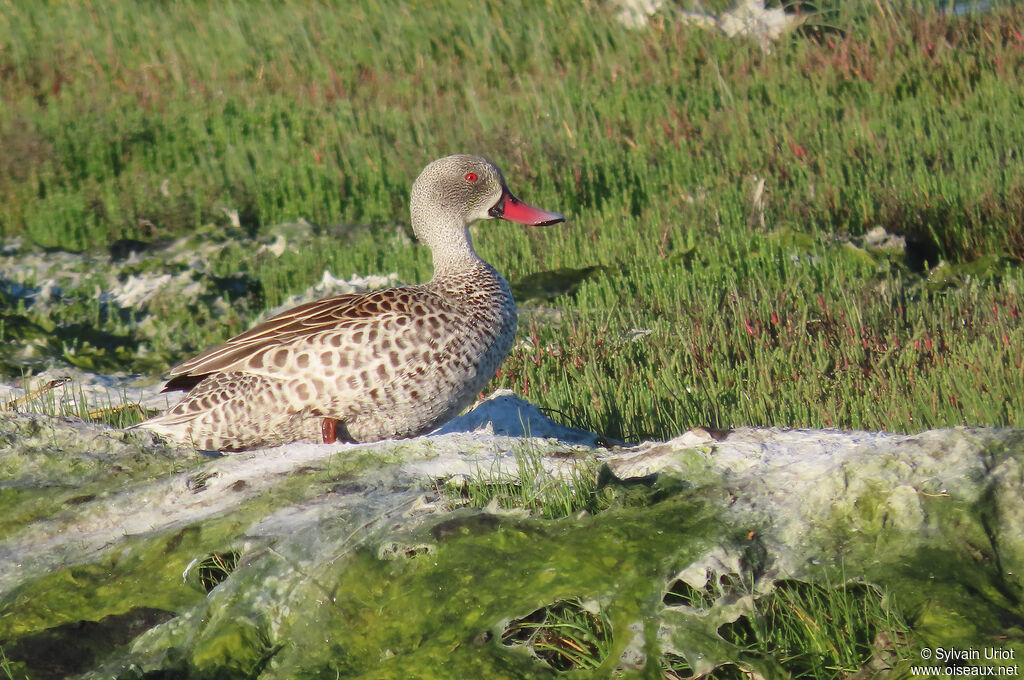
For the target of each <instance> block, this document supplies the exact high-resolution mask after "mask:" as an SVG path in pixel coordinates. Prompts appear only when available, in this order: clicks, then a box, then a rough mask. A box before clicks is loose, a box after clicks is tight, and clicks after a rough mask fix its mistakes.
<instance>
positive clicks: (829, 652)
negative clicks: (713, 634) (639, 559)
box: [661, 580, 911, 680]
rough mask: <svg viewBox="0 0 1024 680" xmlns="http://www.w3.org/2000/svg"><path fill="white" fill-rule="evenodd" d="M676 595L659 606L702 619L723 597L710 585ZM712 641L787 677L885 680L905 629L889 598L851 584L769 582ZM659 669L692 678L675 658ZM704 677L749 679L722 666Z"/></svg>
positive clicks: (903, 643)
mask: <svg viewBox="0 0 1024 680" xmlns="http://www.w3.org/2000/svg"><path fill="white" fill-rule="evenodd" d="M683 585H684V586H685V584H683ZM678 587H679V584H676V586H675V588H678ZM684 590H685V591H686V592H676V590H672V591H670V593H669V595H670V596H671V599H669V598H668V597H667V598H666V603H667V604H677V605H678V604H686V605H687V606H690V607H693V608H695V609H697V610H698V611H702V612H704V611H706V610H709V609H711V607H712V606H713V605H714V603H715V601H716V600H717V599H718V597H720V596H722V595H723V594H726V593H723V592H722V591H721V590H720V589H719V588H718V587H717V586H715V585H713V584H711V583H709V584H708V586H707V587H706V588H705V589H703V590H694V589H693V588H690V587H689V586H686V587H685V589H684ZM718 635H719V636H720V637H721V638H722V639H724V640H726V641H727V642H729V643H731V644H733V645H736V647H737V648H739V649H741V650H743V653H744V654H746V655H749V656H750V657H751V658H755V659H756V658H764V659H772V660H773V661H775V662H776V663H778V665H779V666H780V667H781V668H782V669H783V670H784V671H785V672H786V673H787V674H789V676H790V677H793V678H808V679H812V678H813V680H840V679H841V678H848V677H852V676H854V675H858V674H862V676H863V677H886V673H887V672H888V671H889V669H892V668H893V667H894V666H897V665H899V664H903V665H906V663H907V662H909V661H910V659H911V632H910V627H909V625H908V624H907V623H906V621H905V620H904V618H903V616H902V614H901V613H900V611H899V609H898V607H897V606H896V604H895V603H894V602H893V601H892V597H891V595H887V594H884V593H883V592H882V591H880V590H878V589H877V588H876V587H874V586H871V585H867V584H863V583H857V582H848V583H843V584H836V583H831V582H828V581H826V582H825V583H822V584H816V583H808V582H804V581H795V580H781V581H777V582H776V583H775V584H774V587H773V589H772V591H771V592H770V593H768V594H767V595H764V596H762V597H759V598H757V599H756V600H755V601H754V611H753V612H752V613H751V614H749V615H742V616H740V617H739V618H737V619H736V620H735V621H732V622H731V623H727V624H723V625H722V626H720V627H719V629H718ZM661 666H662V670H663V673H664V677H665V678H666V679H667V680H676V679H678V678H686V677H690V676H691V675H692V674H693V667H692V666H691V665H690V663H689V662H688V661H687V659H686V658H685V657H682V656H680V655H677V654H673V653H667V654H665V655H663V657H662V662H661ZM859 676H860V675H858V677H859ZM706 677H708V678H715V679H716V680H726V678H745V677H750V672H749V671H748V670H746V669H744V668H742V666H741V665H735V664H726V665H725V666H720V667H718V668H715V669H714V671H712V672H711V673H710V674H709V675H707V676H706Z"/></svg>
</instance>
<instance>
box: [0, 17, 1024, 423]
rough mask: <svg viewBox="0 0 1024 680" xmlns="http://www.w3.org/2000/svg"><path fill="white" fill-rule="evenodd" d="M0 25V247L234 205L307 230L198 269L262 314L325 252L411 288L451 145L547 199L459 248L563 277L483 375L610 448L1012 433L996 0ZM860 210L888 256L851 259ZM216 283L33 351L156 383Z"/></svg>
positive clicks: (59, 243) (1020, 406)
mask: <svg viewBox="0 0 1024 680" xmlns="http://www.w3.org/2000/svg"><path fill="white" fill-rule="evenodd" d="M2 15H3V18H2V20H0V45H2V46H3V48H2V49H0V101H3V109H4V114H3V116H0V148H2V149H3V150H4V151H3V154H0V195H2V196H3V201H0V235H2V236H3V237H6V238H11V237H16V236H20V237H22V238H24V239H27V240H29V241H31V242H34V243H37V244H39V245H40V246H45V247H48V248H64V249H72V250H78V249H97V248H103V247H107V246H109V245H110V244H111V243H112V242H114V241H115V240H116V239H125V238H132V239H142V240H145V241H154V240H157V241H158V240H160V239H167V238H173V237H177V236H182V235H186V234H190V233H192V232H194V231H195V230H196V229H197V228H200V227H206V226H208V225H210V224H211V223H213V224H217V225H222V226H223V225H226V224H228V223H229V222H231V220H232V217H233V218H234V219H235V220H236V221H237V224H238V225H239V226H238V228H237V229H234V230H233V229H227V230H220V231H223V232H224V233H226V234H229V235H230V237H231V238H232V239H235V238H236V237H237V238H241V237H242V236H250V237H253V238H255V239H267V240H272V238H273V235H274V233H275V229H276V228H277V225H279V224H282V223H285V222H293V221H295V220H297V219H299V218H305V219H307V220H309V221H310V222H312V223H313V224H314V225H315V227H316V230H317V234H318V236H317V238H316V239H311V240H310V242H309V246H308V247H307V248H304V249H302V250H300V251H297V252H291V251H288V252H285V253H284V254H282V255H280V256H279V257H267V256H266V254H265V253H264V254H262V255H261V254H259V253H257V252H256V249H255V248H249V247H244V246H243V247H235V248H232V247H228V248H225V249H224V252H223V253H220V254H218V256H217V257H216V258H215V261H214V262H213V263H212V264H211V265H210V267H209V268H208V272H209V275H210V276H218V277H232V276H236V275H238V274H239V273H240V272H241V273H242V274H244V275H245V276H246V277H248V278H249V279H251V280H252V281H253V282H254V284H253V285H254V287H255V288H256V289H258V293H259V295H257V296H256V297H255V298H253V299H254V300H257V301H259V303H260V304H261V305H262V306H263V307H269V306H272V305H275V304H278V303H279V302H280V301H281V300H283V299H284V298H285V297H287V296H288V295H290V294H293V293H295V292H297V291H299V290H303V289H305V288H306V287H308V286H309V285H311V284H312V283H314V282H315V281H316V280H318V279H319V278H320V276H321V273H322V272H323V270H324V269H325V268H329V269H330V270H331V271H332V272H333V273H335V274H336V275H341V276H347V275H349V274H350V273H351V272H357V273H359V274H370V273H388V272H391V271H395V272H398V274H399V277H400V279H402V280H404V281H420V280H423V279H425V278H426V277H427V276H429V272H430V261H429V254H428V253H427V252H426V251H425V250H424V249H423V248H411V247H409V246H408V245H407V243H408V241H407V235H406V234H405V231H404V230H403V229H397V230H396V229H395V227H394V225H395V224H396V223H397V224H400V225H403V227H404V226H405V225H407V221H408V217H407V207H406V205H407V197H408V188H409V186H410V184H411V182H412V180H413V178H414V177H415V176H416V174H417V173H418V171H419V169H420V168H421V167H422V166H423V165H425V164H426V163H427V162H428V161H430V160H431V159H433V158H435V157H437V156H441V155H444V154H447V153H452V152H461V151H475V152H480V153H483V154H485V155H488V156H490V157H492V158H493V159H494V160H496V161H497V162H498V163H499V165H501V166H502V167H503V169H504V170H505V172H506V174H507V176H508V178H509V181H510V183H511V185H512V189H513V190H514V191H516V192H517V193H518V194H519V195H520V196H522V197H523V198H524V199H526V200H528V201H530V202H531V203H534V204H536V205H540V206H543V207H546V208H550V209H554V210H559V211H561V212H564V213H566V214H567V215H568V216H569V222H568V224H566V225H564V226H563V225H560V226H556V227H554V228H550V229H546V230H528V229H524V228H520V227H518V226H512V225H503V224H495V223H488V224H485V225H481V226H480V227H478V228H477V230H476V231H477V243H478V248H479V250H480V251H481V253H482V254H483V255H484V257H486V258H487V259H488V260H489V261H491V262H492V263H494V264H495V266H496V267H497V268H498V269H499V270H500V271H502V272H504V273H506V274H507V276H508V278H509V279H510V280H511V281H513V282H514V283H515V282H519V281H526V282H527V283H530V284H535V283H536V282H538V281H544V280H546V279H545V278H543V277H541V278H539V279H538V278H536V275H537V274H540V273H543V272H555V273H558V272H563V273H564V272H572V271H577V272H583V271H586V272H587V275H586V276H585V277H583V278H582V279H581V280H579V281H578V282H576V283H574V284H573V285H571V286H568V287H567V288H565V290H568V291H569V292H567V293H565V294H561V295H558V296H555V297H550V296H547V295H544V294H537V295H536V298H535V300H534V301H533V302H531V301H530V300H523V301H522V302H523V303H525V304H524V312H526V313H525V314H524V320H523V323H522V324H521V335H522V338H521V339H522V342H521V343H520V344H519V345H518V346H517V348H516V349H515V350H514V351H513V353H512V355H511V357H510V359H509V360H508V362H507V363H506V364H505V366H504V367H503V369H502V371H501V374H500V377H499V379H498V380H497V381H496V383H494V384H493V386H501V387H510V388H512V389H515V390H516V391H517V392H519V393H521V394H523V395H525V396H526V397H527V398H529V399H531V400H532V401H534V402H536V403H538V404H540V405H542V406H545V407H549V408H553V409H557V410H558V411H560V412H562V413H564V414H566V417H567V418H568V419H569V420H571V421H574V422H575V423H576V424H580V425H583V426H585V427H588V428H591V429H594V430H597V431H599V432H601V433H603V434H605V435H607V436H610V437H615V438H624V439H638V438H643V437H669V436H672V435H674V434H677V433H679V432H680V431H682V430H685V429H688V428H690V427H693V426H697V425H704V426H712V427H727V426H732V425H744V424H750V425H780V426H806V427H822V426H827V427H841V428H865V429H887V430H895V431H916V430H922V429H925V428H932V427H940V426H949V425H957V424H961V423H969V424H978V425H992V426H1022V425H1024V420H1022V419H1024V371H1022V370H1021V369H1022V366H1024V329H1022V324H1021V309H1022V301H1021V298H1020V294H1021V293H1020V291H1021V289H1022V284H1024V274H1022V270H1021V267H1020V262H1021V259H1022V258H1024V160H1022V157H1021V149H1022V147H1024V144H1022V143H1024V122H1022V119H1021V116H1020V111H1021V110H1024V87H1022V85H1021V78H1020V75H1021V73H1022V69H1024V36H1022V34H1021V31H1020V26H1021V25H1022V24H1024V7H1022V6H1021V5H1019V4H1011V3H1007V4H1005V5H997V6H995V7H993V8H992V9H991V10H990V11H987V12H984V13H967V14H962V15H953V14H944V13H939V12H937V11H935V10H934V9H928V8H925V9H920V8H912V7H909V6H891V5H890V4H888V3H883V4H879V3H871V2H864V3H842V4H841V5H839V7H838V9H836V10H834V11H831V12H829V13H828V14H827V15H824V16H819V17H812V22H814V21H818V23H822V24H827V25H829V26H833V27H837V28H838V29H840V31H838V32H837V31H833V32H815V33H797V34H794V35H793V36H791V37H788V38H784V39H782V40H781V41H779V42H778V43H776V44H775V45H774V46H773V47H772V49H771V51H770V52H767V53H766V52H764V51H762V50H761V49H760V47H759V46H758V44H757V42H756V41H754V40H746V39H727V38H724V37H722V36H721V35H719V34H717V33H714V32H711V31H704V30H701V29H698V28H695V27H692V26H687V25H685V24H683V23H682V22H679V21H676V20H674V19H672V18H671V16H668V17H666V18H663V19H662V20H658V21H655V22H653V23H652V25H651V26H649V27H647V28H645V29H642V30H635V31H633V30H627V29H625V28H623V27H621V26H620V25H619V24H618V23H617V22H616V21H615V20H614V19H613V18H612V15H611V12H610V10H605V9H602V8H601V7H600V6H598V5H595V3H582V2H581V3H529V2H527V3H519V2H513V1H511V0H508V1H501V0H492V1H490V2H480V3H466V2H462V1H459V0H440V1H439V2H435V3H423V4H415V5H408V3H400V2H394V1H393V0H375V1H374V2H365V3H360V5H359V6H355V7H354V6H352V5H351V4H344V5H338V6H335V5H333V4H331V3H305V2H303V3H300V2H287V1H286V2H276V3H260V4H258V5H254V4H252V3H245V4H223V3H194V2H182V3H145V4H142V5H133V6H131V8H130V9H129V8H128V7H127V6H124V5H122V4H119V3H113V2H106V1H102V0H96V1H93V2H88V1H81V2H73V3H56V4H51V3H17V2H7V3H4V11H3V13H2ZM352 224H357V225H364V226H365V227H367V228H360V229H351V228H349V227H347V226H344V225H352ZM876 227H881V228H883V229H885V230H886V231H887V232H889V233H890V234H895V235H899V236H902V237H904V238H905V239H906V243H907V246H906V248H905V249H902V248H897V249H896V250H889V251H885V250H879V249H875V248H873V247H871V246H870V245H869V244H867V243H866V242H865V241H863V240H862V237H863V236H864V235H865V234H866V233H868V232H869V231H870V230H872V229H873V228H876ZM214 231H217V230H214ZM207 233H210V232H207ZM211 238H212V237H211ZM940 263H941V264H940ZM591 267H595V268H597V267H599V268H600V269H589V268H591ZM28 276H29V277H31V275H30V274H29V275H28ZM529 277H534V278H529ZM14 278H16V277H15V276H14V274H13V273H11V272H7V271H4V272H2V273H0V279H2V281H0V283H4V282H5V281H8V280H13V279H14ZM556 278H558V277H556ZM19 280H20V279H19ZM27 283H31V281H27ZM558 285H564V284H561V283H560V284H558ZM6 289H7V285H6V283H4V285H0V294H2V295H4V296H5V299H6V297H7V296H8V295H9V291H6ZM522 290H529V286H527V287H525V288H523V289H522ZM4 291H6V292H4ZM83 291H85V289H83ZM67 294H68V295H76V294H77V295H79V296H80V297H79V298H76V299H77V300H90V299H91V298H89V297H87V296H88V295H93V292H92V291H85V292H80V293H75V292H74V291H68V292H67ZM228 297H229V296H228V295H227V294H226V293H225V295H224V296H222V298H220V299H221V301H222V302H224V301H227V302H231V300H229V299H228ZM549 297H550V299H547V298H549ZM247 299H248V298H247ZM216 302H217V301H216V300H212V301H211V300H205V301H200V302H198V303H195V304H192V305H191V306H188V305H184V304H179V305H170V306H165V307H164V308H160V307H159V306H151V307H150V308H149V310H148V313H149V314H160V313H161V311H162V312H163V313H165V314H166V315H167V316H164V315H163V314H161V316H160V317H159V320H158V323H159V324H160V325H161V326H162V327H163V328H166V329H172V330H170V331H164V332H162V333H161V332H156V331H152V329H150V330H151V331H152V332H146V333H142V334H141V335H140V334H139V332H138V331H137V330H136V329H137V328H138V327H139V326H140V324H141V322H140V321H139V320H138V319H136V318H134V315H133V314H131V313H129V312H127V311H125V310H118V309H113V308H109V307H102V308H101V307H100V306H97V305H88V304H82V309H81V314H80V315H79V318H78V323H81V324H83V326H88V327H89V328H92V329H94V330H95V331H96V333H97V334H96V335H94V336H90V337H89V338H86V337H85V336H84V334H79V335H80V336H81V338H79V339H76V338H75V337H69V334H68V333H63V334H61V337H60V343H58V344H59V345H60V347H56V348H54V349H53V350H52V354H53V355H55V356H57V357H61V358H63V359H66V358H67V357H74V356H80V355H81V354H84V355H88V356H93V355H94V354H96V355H97V356H98V353H95V352H93V353H90V352H87V351H85V350H86V349H88V347H86V345H89V344H90V343H91V345H92V346H96V345H97V343H100V344H102V343H103V342H109V343H111V344H110V349H109V350H108V351H107V353H106V354H105V355H104V357H101V358H102V359H103V360H102V361H100V360H99V359H96V360H95V361H94V365H95V366H97V368H104V369H106V368H108V367H109V365H110V361H111V360H112V359H117V360H118V361H120V362H122V363H123V365H125V366H127V367H138V366H140V365H141V364H140V362H142V361H143V360H145V362H146V363H145V367H146V369H147V370H148V371H152V372H154V373H156V372H159V371H160V370H161V369H160V368H158V366H159V365H166V364H170V363H172V362H173V361H175V360H178V359H182V358H184V357H185V356H187V355H189V354H191V353H193V352H195V351H198V350H201V349H202V348H203V347H204V346H208V345H210V344H213V343H215V342H218V341H221V340H223V339H225V338H226V337H227V336H228V335H229V334H230V333H234V332H238V331H239V330H242V329H243V328H244V327H245V326H246V325H248V323H251V321H252V320H253V319H254V318H255V315H256V314H257V313H258V309H255V308H254V309H250V308H249V307H248V306H247V304H246V305H242V306H241V307H240V308H239V309H240V311H239V312H238V313H232V314H227V315H223V314H218V313H216V311H215V310H216V309H219V308H217V307H216V306H215V305H216ZM531 305H532V306H533V313H531V310H530V306H531ZM549 307H557V312H556V313H550V311H551V310H550V309H549ZM71 309H74V307H73V306H72V307H71ZM34 313H37V312H33V310H32V309H26V310H24V314H22V313H20V312H17V310H13V309H11V310H8V311H5V312H3V316H2V317H0V320H2V322H3V323H2V324H0V336H3V335H4V334H7V335H10V334H12V333H33V332H35V331H33V330H32V329H33V328H35V329H42V330H41V331H39V332H38V333H37V335H38V334H46V335H47V336H48V337H51V336H53V335H54V333H55V332H56V331H54V330H52V329H53V328H57V329H65V330H66V329H68V328H69V327H73V324H74V323H75V321H74V320H73V319H71V318H69V315H70V314H71V313H70V312H54V313H53V314H49V315H47V318H51V323H53V324H54V325H53V326H47V324H46V323H44V322H45V321H46V319H41V318H33V317H32V314H34ZM38 314H41V312H39V313H38ZM53 318H56V322H54V321H52V319H53ZM218 319H223V321H221V322H216V321H217V320H218ZM33 324H34V325H33ZM150 326H152V324H150ZM48 328H50V329H51V330H47V329H48ZM100 333H103V334H107V335H106V336H101V335H99V334H100ZM72 335H73V334H72ZM12 337H13V336H12ZM76 343H77V344H76ZM79 346H82V347H83V352H82V353H81V354H80V353H78V352H77V349H78V347H79ZM90 360H91V359H90Z"/></svg>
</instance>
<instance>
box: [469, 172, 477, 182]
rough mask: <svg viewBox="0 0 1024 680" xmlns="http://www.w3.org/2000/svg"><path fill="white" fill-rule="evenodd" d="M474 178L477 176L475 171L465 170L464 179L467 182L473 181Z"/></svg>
mask: <svg viewBox="0 0 1024 680" xmlns="http://www.w3.org/2000/svg"><path fill="white" fill-rule="evenodd" d="M476 180H477V176H476V173H475V172H467V173H466V181H467V182H475V181H476Z"/></svg>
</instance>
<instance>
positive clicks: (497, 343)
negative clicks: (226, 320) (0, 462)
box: [140, 156, 563, 450]
mask: <svg viewBox="0 0 1024 680" xmlns="http://www.w3.org/2000/svg"><path fill="white" fill-rule="evenodd" d="M510 203H514V204H517V205H519V206H523V204H520V203H519V202H518V200H517V199H515V198H514V197H513V196H511V195H510V194H509V192H508V189H507V188H506V186H505V182H504V178H503V177H502V175H501V172H500V171H499V170H498V169H497V168H496V167H495V166H494V165H493V164H491V163H490V162H489V161H487V160H485V159H483V158H479V157H476V156H449V157H447V158H442V159H440V160H438V161H434V162H433V163H431V164H430V165H429V166H427V168H426V169H425V170H424V171H423V173H422V174H421V175H420V177H419V178H418V179H417V180H416V183H415V184H414V185H413V191H412V200H411V211H412V223H413V229H414V231H415V232H416V235H417V237H418V238H419V239H420V241H421V242H423V243H424V244H425V245H427V246H428V247H430V249H431V251H432V253H433V256H434V269H435V271H434V277H433V278H432V279H431V280H430V281H429V282H428V283H425V284H423V285H419V286H406V287H400V288H391V289H387V290H382V291H376V292H370V293H360V294H351V295H340V296H336V297H331V298H325V299H323V300H317V301H315V302H311V303H307V304H304V305H300V306H299V307H296V308H294V309H291V310H289V311H286V312H284V313H282V314H279V315H278V316H276V317H274V318H272V319H270V320H269V321H267V322H266V323H264V324H262V325H260V326H257V327H255V328H253V329H251V330H249V331H247V332H245V333H243V334H241V335H239V336H237V337H235V338H232V339H231V340H229V341H227V342H226V343H225V344H223V345H220V346H219V347H216V348H214V349H211V350H209V351H207V352H205V353H203V354H200V355H199V356H197V357H195V358H194V359H191V360H189V361H186V362H185V363H183V364H181V365H179V366H177V367H175V368H174V369H173V370H172V371H171V375H172V379H171V381H170V382H169V383H168V389H190V391H189V392H188V394H187V395H186V396H185V397H184V399H182V400H181V401H180V402H179V403H178V404H176V405H175V406H174V407H172V408H171V409H170V410H168V411H167V412H166V413H164V414H163V415H160V416H157V417H156V418H152V419H150V420H148V421H146V422H144V423H142V424H140V427H145V428H148V429H151V430H154V431H156V432H158V433H160V434H163V435H165V436H167V437H169V438H171V439H174V440H177V441H181V442H185V443H189V444H192V445H194V446H196V447H198V448H200V449H207V450H241V449H248V448H254V447H259V446H272V445H276V444H283V443H286V442H290V441H321V437H322V429H321V426H322V423H323V419H324V418H333V419H336V420H338V421H340V422H341V423H342V424H343V425H344V428H343V429H341V430H339V431H344V432H346V433H347V435H348V436H349V437H351V438H352V439H353V440H355V441H360V442H367V441H377V440H380V439H387V438H394V437H409V436H415V435H417V434H422V433H424V432H427V431H429V430H431V429H433V428H435V427H437V426H438V425H440V424H442V423H444V422H445V421H446V420H448V419H449V418H451V417H452V416H454V415H457V414H458V413H459V412H460V411H461V410H462V409H464V408H465V407H466V406H467V405H469V404H470V403H472V401H473V400H474V399H475V397H476V396H477V395H478V394H479V392H480V390H482V389H483V387H484V386H485V385H486V384H487V382H488V381H489V380H490V379H491V378H492V377H493V376H494V373H495V371H497V369H498V367H499V366H500V365H501V362H502V361H503V360H504V359H505V356H506V355H507V354H508V351H509V349H510V348H511V346H512V341H513V338H514V336H515V331H516V308H515V303H514V301H513V300H512V294H511V292H510V291H509V287H508V283H506V281H505V280H504V279H503V278H502V277H501V276H500V275H499V274H498V273H497V271H495V270H494V268H493V267H491V266H490V265H489V264H487V263H486V262H484V261H483V260H481V259H480V258H479V257H478V256H477V254H476V252H475V251H474V250H473V246H472V243H471V241H470V238H469V231H468V226H469V224H470V223H472V222H474V221H476V220H479V219H486V218H488V217H489V216H491V215H492V214H493V215H497V216H500V215H501V214H502V213H503V212H504V211H505V209H506V207H507V206H508V205H509V204H510ZM512 207H513V208H515V205H513V206H512ZM515 209H516V213H515V215H506V217H507V218H508V219H513V220H516V221H521V222H524V223H527V224H550V223H553V222H556V221H561V220H562V219H563V218H562V217H561V216H560V215H557V214H555V213H546V212H544V211H539V210H537V209H534V208H530V207H529V206H523V207H518V208H515ZM523 211H525V212H523ZM531 211H532V212H531Z"/></svg>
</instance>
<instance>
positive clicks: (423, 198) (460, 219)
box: [410, 154, 565, 246]
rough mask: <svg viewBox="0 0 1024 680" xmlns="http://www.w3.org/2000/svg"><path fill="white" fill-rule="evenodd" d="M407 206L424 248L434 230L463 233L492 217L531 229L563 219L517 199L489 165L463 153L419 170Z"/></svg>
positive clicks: (429, 242)
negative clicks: (456, 229) (474, 223)
mask: <svg viewBox="0 0 1024 680" xmlns="http://www.w3.org/2000/svg"><path fill="white" fill-rule="evenodd" d="M410 206H411V211H412V226H413V230H414V231H415V232H416V237H417V238H418V239H420V241H421V242H423V243H425V244H426V245H428V246H429V245H431V244H432V243H433V242H434V240H435V238H434V237H435V236H436V235H435V234H434V233H433V232H434V231H436V230H439V229H440V230H450V229H451V228H452V227H461V228H463V229H464V228H465V227H467V226H469V225H470V224H472V223H473V222H476V221H477V220H486V219H490V218H492V217H498V218H501V219H504V220H509V221H511V222H518V223H519V224H526V225H530V226H535V227H540V226H547V225H549V224H556V223H558V222H564V221H565V217H564V216H563V215H560V214H558V213H556V212H550V211H548V210H541V209H540V208H534V207H533V206H530V205H527V204H526V203H523V202H522V201H520V200H519V199H518V198H516V197H515V196H514V195H513V194H512V192H511V191H509V189H508V185H506V184H505V177H504V175H502V174H501V170H499V169H498V167H497V166H496V165H494V163H492V162H490V161H489V160H487V159H486V158H482V157H480V156H472V155H468V154H459V155H455V156H446V157H444V158H439V159H437V160H436V161H434V162H433V163H431V164H430V165H428V166H427V167H425V168H424V169H423V172H421V173H420V176H419V177H417V178H416V181H415V182H414V183H413V185H412V195H411V197H410Z"/></svg>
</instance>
